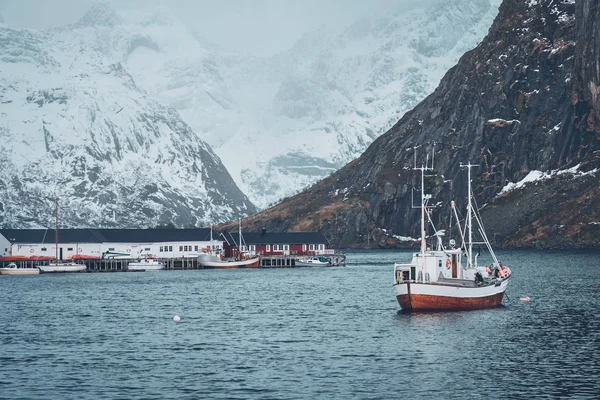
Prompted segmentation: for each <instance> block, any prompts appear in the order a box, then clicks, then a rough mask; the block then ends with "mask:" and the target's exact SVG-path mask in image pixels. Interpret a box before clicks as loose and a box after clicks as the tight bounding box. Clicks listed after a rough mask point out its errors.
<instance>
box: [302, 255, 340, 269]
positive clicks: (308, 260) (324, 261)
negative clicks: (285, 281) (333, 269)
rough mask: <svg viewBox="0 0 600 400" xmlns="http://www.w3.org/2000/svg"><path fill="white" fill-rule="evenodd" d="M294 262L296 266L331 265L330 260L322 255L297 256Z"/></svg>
mask: <svg viewBox="0 0 600 400" xmlns="http://www.w3.org/2000/svg"><path fill="white" fill-rule="evenodd" d="M294 263H295V264H296V267H328V266H330V265H331V261H330V260H329V259H328V258H327V257H323V256H314V257H303V258H297V259H296V260H295V262H294Z"/></svg>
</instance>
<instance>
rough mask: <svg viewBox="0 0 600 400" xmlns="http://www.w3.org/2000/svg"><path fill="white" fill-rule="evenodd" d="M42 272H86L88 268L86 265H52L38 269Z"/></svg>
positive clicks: (41, 266)
mask: <svg viewBox="0 0 600 400" xmlns="http://www.w3.org/2000/svg"><path fill="white" fill-rule="evenodd" d="M38 268H39V269H40V270H41V271H42V272H44V273H46V272H84V271H85V270H86V269H87V267H86V266H85V265H84V264H64V265H61V264H56V265H53V264H50V265H40V266H39V267H38Z"/></svg>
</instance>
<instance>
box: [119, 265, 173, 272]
mask: <svg viewBox="0 0 600 400" xmlns="http://www.w3.org/2000/svg"><path fill="white" fill-rule="evenodd" d="M162 269H165V266H164V264H145V265H143V264H133V265H132V264H129V265H128V266H127V270H128V271H160V270H162Z"/></svg>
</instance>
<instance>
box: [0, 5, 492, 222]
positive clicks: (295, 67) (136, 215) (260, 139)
mask: <svg viewBox="0 0 600 400" xmlns="http://www.w3.org/2000/svg"><path fill="white" fill-rule="evenodd" d="M496 13H497V7H496V6H492V5H490V3H489V0H432V1H427V2H423V4H421V5H418V6H414V7H413V8H411V9H410V10H409V11H400V10H393V9H392V10H386V11H385V12H382V13H381V15H375V14H373V15H370V16H366V17H364V18H362V19H360V20H357V21H355V22H354V23H353V24H351V25H349V26H347V27H346V28H344V29H341V30H339V29H338V30H334V29H332V28H331V27H323V28H322V29H320V30H318V31H315V32H307V33H306V34H305V35H304V36H303V37H302V38H301V39H300V40H299V41H298V42H297V43H296V44H295V45H294V46H293V47H292V48H291V49H289V50H288V51H286V52H283V53H280V54H277V55H275V56H273V57H268V58H259V57H254V56H252V55H249V54H240V53H233V52H231V51H224V50H222V49H220V48H219V47H217V46H215V45H213V44H211V43H208V42H207V41H206V40H204V39H203V38H202V37H201V36H200V35H198V34H197V33H196V32H195V31H194V29H193V27H189V26H187V25H186V24H184V23H183V22H181V21H180V20H179V19H178V18H176V17H175V16H173V14H172V13H171V12H170V11H169V10H168V9H165V8H155V9H150V10H129V11H124V10H115V9H113V8H111V6H109V5H107V4H105V3H100V4H97V5H95V6H93V7H92V8H91V9H90V10H89V11H88V12H87V13H86V14H85V15H84V16H83V17H82V18H81V19H79V20H78V21H76V22H74V23H72V24H70V25H68V26H64V27H61V28H58V29H53V30H48V31H43V32H42V31H32V30H23V29H11V28H9V27H8V26H7V25H6V24H2V23H1V22H0V57H1V58H0V137H1V138H2V142H1V143H0V158H1V160H0V163H1V165H2V168H1V171H2V174H0V196H2V197H0V221H2V223H3V225H5V226H12V225H16V224H19V226H24V224H30V225H31V226H33V225H39V224H42V225H43V224H46V222H45V221H47V220H48V221H49V220H51V219H52V213H51V211H52V199H53V197H54V195H55V194H56V193H57V192H60V193H59V194H60V195H61V198H63V199H64V200H61V209H62V211H61V215H63V218H62V219H63V220H64V221H68V222H69V223H70V224H72V225H73V226H74V225H77V226H84V225H94V226H96V225H111V224H113V225H114V224H115V222H114V221H117V224H120V225H124V226H145V225H156V224H160V223H168V222H173V223H175V224H176V225H179V226H181V225H194V224H204V223H208V222H221V221H224V220H227V219H231V218H235V217H236V216H238V215H240V214H248V213H251V212H253V211H254V209H255V208H254V206H253V204H252V203H254V204H256V205H257V206H259V207H261V208H263V207H266V206H268V205H269V204H272V203H274V202H276V201H278V200H279V199H282V198H284V197H286V196H289V195H291V194H294V193H295V192H297V191H298V190H300V189H302V188H303V187H306V186H308V185H310V184H312V183H314V182H315V181H317V180H319V179H322V178H324V177H325V176H327V175H329V174H330V173H332V172H333V171H335V170H337V169H338V168H340V167H341V166H343V165H345V164H346V163H347V162H349V161H351V160H352V159H354V158H355V157H357V156H358V155H360V154H361V153H362V151H363V150H364V149H366V148H367V146H368V145H369V144H370V143H371V142H372V141H373V140H374V139H375V138H377V137H378V136H379V135H381V134H382V133H383V132H385V131H386V130H387V129H388V128H389V127H390V126H391V125H392V124H394V123H395V122H396V121H397V120H398V119H399V118H400V117H401V116H402V115H403V114H404V113H405V112H407V111H408V110H410V109H411V108H412V107H413V106H415V105H416V104H417V103H418V102H419V101H420V100H421V99H423V98H424V97H425V96H426V95H428V94H429V93H431V92H432V91H433V89H434V88H435V86H436V85H437V83H438V82H439V80H440V79H441V77H442V75H443V74H444V72H445V71H446V70H447V69H448V68H450V67H451V66H452V65H453V64H455V63H456V61H457V60H458V58H459V57H460V56H461V55H462V54H463V53H464V52H465V51H466V50H468V49H470V48H472V47H474V46H475V45H476V44H477V42H478V41H479V40H480V39H481V38H482V37H483V36H484V35H485V33H486V32H487V29H488V27H489V26H490V25H491V22H492V20H493V18H494V16H495V15H496ZM9 25H10V24H9ZM211 148H212V149H213V150H214V152H213V150H211ZM221 160H222V163H221ZM9 166H10V167H9ZM225 167H226V169H227V170H225ZM230 174H231V175H230ZM232 178H233V179H232ZM236 184H237V185H236ZM238 187H239V188H241V190H242V191H240V190H239V189H238ZM242 192H244V193H245V194H246V195H247V196H248V197H246V196H245V195H244V194H243V193H242ZM248 198H249V199H248ZM23 204H27V206H26V207H22V206H21V205H23Z"/></svg>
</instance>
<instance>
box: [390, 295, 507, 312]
mask: <svg viewBox="0 0 600 400" xmlns="http://www.w3.org/2000/svg"><path fill="white" fill-rule="evenodd" d="M409 293H410V292H409ZM503 297H504V292H502V293H496V294H493V295H491V296H487V297H468V298H464V297H447V296H432V295H429V294H414V293H412V294H402V295H399V296H396V298H397V299H398V303H399V304H400V307H402V309H403V310H423V311H426V310H429V311H435V310H477V309H481V308H491V307H498V306H499V305H501V304H502V298H503Z"/></svg>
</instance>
